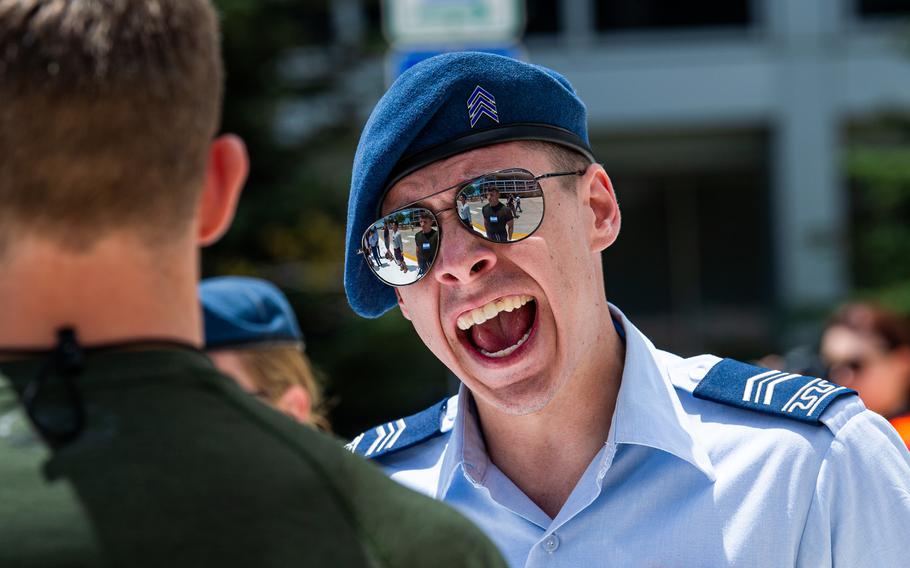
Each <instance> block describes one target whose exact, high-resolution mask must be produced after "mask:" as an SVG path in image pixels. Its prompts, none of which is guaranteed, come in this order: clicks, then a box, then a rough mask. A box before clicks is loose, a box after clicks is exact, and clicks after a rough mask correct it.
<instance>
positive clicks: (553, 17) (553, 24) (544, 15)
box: [525, 0, 560, 35]
mask: <svg viewBox="0 0 910 568" xmlns="http://www.w3.org/2000/svg"><path fill="white" fill-rule="evenodd" d="M525 10H526V12H525V14H526V15H527V25H526V26H525V33H526V34H528V35H553V34H555V33H557V32H558V31H559V26H560V18H559V2H553V1H552V0H549V1H545V0H527V3H526V5H525Z"/></svg>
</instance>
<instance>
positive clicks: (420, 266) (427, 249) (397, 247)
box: [361, 169, 584, 286]
mask: <svg viewBox="0 0 910 568" xmlns="http://www.w3.org/2000/svg"><path fill="white" fill-rule="evenodd" d="M583 173H584V172H583V171H581V172H553V173H549V174H543V175H541V176H534V174H532V173H531V172H529V171H527V170H521V169H510V170H503V171H501V172H494V173H492V174H487V175H484V176H480V177H478V178H475V179H473V180H470V181H467V182H464V183H462V184H458V185H456V186H453V187H450V188H446V189H443V190H440V191H438V192H435V193H433V194H431V195H428V196H426V197H424V198H423V199H426V198H428V197H432V196H434V195H438V194H440V193H443V192H445V191H449V190H456V191H455V193H454V196H453V201H454V203H453V206H452V207H449V208H446V209H443V210H441V211H437V212H435V213H434V212H433V211H430V210H429V209H426V208H424V207H415V206H413V205H415V204H416V203H417V202H415V203H412V204H409V205H408V206H405V207H403V208H401V209H398V210H396V211H393V212H391V213H389V214H388V215H386V216H385V217H383V218H382V219H380V220H378V221H376V222H375V223H373V224H372V225H371V226H370V227H369V228H367V230H366V232H365V233H364V236H363V238H362V246H361V250H362V254H363V256H364V259H365V260H366V262H367V263H368V265H369V267H370V269H371V270H372V271H373V273H374V274H375V275H376V276H377V277H379V279H380V280H382V281H383V282H384V283H386V284H389V285H391V286H407V285H409V284H413V283H415V282H417V281H419V280H420V279H421V278H422V277H423V276H424V275H425V274H427V272H429V270H430V268H431V267H432V266H433V263H434V261H435V260H436V255H437V253H438V252H439V244H440V239H441V230H440V227H439V221H438V218H437V214H438V213H442V212H443V211H448V210H449V209H454V210H455V211H456V212H457V215H458V219H459V220H460V225H461V226H462V228H464V229H466V230H468V231H469V232H471V234H473V235H474V236H476V237H479V238H482V239H485V240H487V241H491V242H494V243H515V242H518V241H520V240H522V239H524V238H527V237H528V236H530V235H531V234H533V233H534V231H536V230H537V228H538V227H540V224H541V222H542V221H543V216H544V195H543V189H542V188H541V186H540V183H539V181H538V180H540V179H545V178H550V177H558V176H568V175H581V174H583ZM380 235H381V237H380Z"/></svg>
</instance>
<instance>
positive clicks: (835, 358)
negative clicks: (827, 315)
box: [819, 303, 910, 446]
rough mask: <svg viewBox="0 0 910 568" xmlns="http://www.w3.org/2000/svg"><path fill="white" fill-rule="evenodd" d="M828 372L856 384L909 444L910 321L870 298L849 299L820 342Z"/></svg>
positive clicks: (838, 379)
mask: <svg viewBox="0 0 910 568" xmlns="http://www.w3.org/2000/svg"><path fill="white" fill-rule="evenodd" d="M819 351H820V353H821V357H822V360H823V361H824V362H825V363H826V364H827V365H828V368H829V373H828V376H829V377H830V379H831V380H832V381H836V382H838V383H840V384H842V385H844V386H847V387H850V388H852V389H855V390H856V392H858V393H859V396H860V397H861V398H862V399H863V402H864V403H865V405H866V408H868V409H869V410H872V411H873V412H877V413H879V414H881V415H882V416H884V417H885V418H887V419H888V420H889V421H890V422H891V425H892V426H894V427H895V428H896V429H897V431H898V432H899V433H900V435H901V437H902V438H903V439H904V442H906V443H907V445H908V446H910V323H908V321H907V319H906V318H904V317H901V316H899V315H898V314H895V313H892V312H889V311H888V310H885V309H884V308H881V307H878V306H874V305H872V304H867V303H853V304H846V305H844V306H842V307H841V308H840V309H838V310H837V311H836V312H835V313H834V314H833V315H832V316H831V319H830V320H829V321H828V323H827V325H826V326H825V331H824V333H823V334H822V339H821V345H820V347H819Z"/></svg>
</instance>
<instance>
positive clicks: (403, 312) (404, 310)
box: [395, 288, 411, 321]
mask: <svg viewBox="0 0 910 568" xmlns="http://www.w3.org/2000/svg"><path fill="white" fill-rule="evenodd" d="M395 297H396V298H397V299H398V309H399V310H401V315H403V316H404V319H406V320H408V321H411V314H410V313H408V308H407V306H405V305H404V300H402V299H401V292H399V291H398V288H395Z"/></svg>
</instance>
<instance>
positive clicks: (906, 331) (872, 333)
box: [825, 302, 910, 351]
mask: <svg viewBox="0 0 910 568" xmlns="http://www.w3.org/2000/svg"><path fill="white" fill-rule="evenodd" d="M838 326H841V327H845V328H847V329H849V330H851V331H853V332H855V333H858V334H860V335H866V336H869V337H873V338H878V339H880V340H881V342H882V344H883V346H884V347H885V349H886V350H887V351H891V350H893V349H897V348H899V347H904V346H910V321H908V319H907V318H906V317H904V316H902V315H900V314H898V313H896V312H892V311H889V310H887V309H885V308H883V307H881V306H878V305H875V304H872V303H867V302H854V303H848V304H844V305H843V306H841V307H840V308H838V309H837V311H835V312H834V313H833V314H832V315H831V317H830V318H829V320H828V323H827V324H826V326H825V329H830V328H832V327H838Z"/></svg>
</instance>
